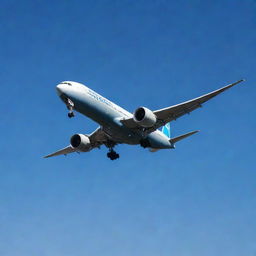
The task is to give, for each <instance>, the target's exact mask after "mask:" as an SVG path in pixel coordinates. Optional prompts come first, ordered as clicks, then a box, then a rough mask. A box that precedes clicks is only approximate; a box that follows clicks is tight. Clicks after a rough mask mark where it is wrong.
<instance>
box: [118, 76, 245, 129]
mask: <svg viewBox="0 0 256 256" xmlns="http://www.w3.org/2000/svg"><path fill="white" fill-rule="evenodd" d="M242 81H244V80H239V81H237V82H235V83H233V84H229V85H227V86H224V87H222V88H220V89H218V90H216V91H213V92H210V93H207V94H205V95H202V96H200V97H198V98H195V99H192V100H189V101H186V102H183V103H180V104H177V105H173V106H170V107H167V108H163V109H159V110H156V111H153V113H154V114H155V116H156V117H157V122H156V124H155V125H154V127H150V128H148V129H147V131H148V132H152V131H155V130H156V129H158V128H159V127H161V126H163V125H165V124H166V123H168V122H170V121H173V120H176V119H177V118H179V117H181V116H183V115H185V114H189V113H190V112H192V111H193V110H195V109H197V108H200V107H201V106H202V104H203V103H205V102H206V101H208V100H210V99H212V98H213V97H215V96H217V95H218V94H220V93H222V92H224V91H226V90H227V89H229V88H231V87H233V86H235V85H236V84H238V83H240V82H242ZM120 121H121V122H122V123H123V124H124V125H125V126H127V127H129V128H131V129H134V128H135V129H142V128H141V127H140V126H138V124H137V123H136V122H135V121H134V120H133V118H129V119H125V120H120Z"/></svg>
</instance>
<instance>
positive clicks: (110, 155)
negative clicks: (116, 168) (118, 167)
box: [107, 149, 119, 160]
mask: <svg viewBox="0 0 256 256" xmlns="http://www.w3.org/2000/svg"><path fill="white" fill-rule="evenodd" d="M107 157H108V158H110V159H111V160H116V159H118V158H119V154H117V153H116V151H114V150H113V149H110V150H109V152H108V153H107Z"/></svg>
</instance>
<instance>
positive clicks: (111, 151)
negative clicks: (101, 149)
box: [105, 140, 119, 160]
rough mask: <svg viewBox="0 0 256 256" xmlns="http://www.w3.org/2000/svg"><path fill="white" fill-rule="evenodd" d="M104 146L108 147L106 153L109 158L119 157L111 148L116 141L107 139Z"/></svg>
mask: <svg viewBox="0 0 256 256" xmlns="http://www.w3.org/2000/svg"><path fill="white" fill-rule="evenodd" d="M105 145H106V147H107V148H109V152H108V153H107V157H108V158H109V159H111V160H116V159H118V158H119V154H117V153H116V151H115V150H114V149H113V148H114V146H115V145H116V143H115V142H114V141H111V140H109V141H107V142H106V143H105Z"/></svg>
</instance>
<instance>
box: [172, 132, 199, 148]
mask: <svg viewBox="0 0 256 256" xmlns="http://www.w3.org/2000/svg"><path fill="white" fill-rule="evenodd" d="M197 132H199V131H193V132H188V133H185V134H183V135H180V136H178V137H175V138H171V139H170V140H169V141H170V142H171V144H173V145H174V144H175V143H176V142H178V141H180V140H183V139H185V138H187V137H189V136H191V135H193V134H195V133H197Z"/></svg>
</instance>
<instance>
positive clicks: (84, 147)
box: [70, 134, 91, 152]
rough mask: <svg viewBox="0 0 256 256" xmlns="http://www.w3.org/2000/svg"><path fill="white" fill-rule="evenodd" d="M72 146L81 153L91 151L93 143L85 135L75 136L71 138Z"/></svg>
mask: <svg viewBox="0 0 256 256" xmlns="http://www.w3.org/2000/svg"><path fill="white" fill-rule="evenodd" d="M70 144H71V146H72V147H73V148H75V149H76V150H77V151H80V152H86V151H89V150H90V148H91V142H90V139H89V137H88V136H86V135H84V134H75V135H73V136H72V137H71V138H70Z"/></svg>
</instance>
